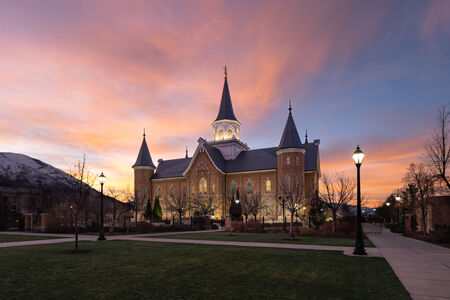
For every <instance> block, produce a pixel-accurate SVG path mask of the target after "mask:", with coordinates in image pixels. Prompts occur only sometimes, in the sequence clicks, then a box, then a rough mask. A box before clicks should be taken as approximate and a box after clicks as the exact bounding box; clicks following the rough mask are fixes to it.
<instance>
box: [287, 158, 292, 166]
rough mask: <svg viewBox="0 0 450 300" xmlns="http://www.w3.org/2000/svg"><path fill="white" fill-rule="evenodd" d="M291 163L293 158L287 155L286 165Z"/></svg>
mask: <svg viewBox="0 0 450 300" xmlns="http://www.w3.org/2000/svg"><path fill="white" fill-rule="evenodd" d="M290 164H291V158H290V157H289V156H288V157H286V165H288V166H289V165H290Z"/></svg>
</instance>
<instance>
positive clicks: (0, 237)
mask: <svg viewBox="0 0 450 300" xmlns="http://www.w3.org/2000/svg"><path fill="white" fill-rule="evenodd" d="M58 238H59V237H54V236H36V235H21V234H14V235H11V234H0V243H9V242H22V241H35V240H50V239H58Z"/></svg>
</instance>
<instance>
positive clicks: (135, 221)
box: [134, 209, 138, 229]
mask: <svg viewBox="0 0 450 300" xmlns="http://www.w3.org/2000/svg"><path fill="white" fill-rule="evenodd" d="M137 217H138V212H137V209H136V211H135V213H134V224H135V226H136V229H137V223H138V219H137Z"/></svg>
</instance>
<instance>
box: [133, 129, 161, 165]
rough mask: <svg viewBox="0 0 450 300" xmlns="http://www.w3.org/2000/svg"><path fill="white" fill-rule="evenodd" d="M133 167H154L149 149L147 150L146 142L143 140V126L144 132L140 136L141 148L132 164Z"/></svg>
mask: <svg viewBox="0 0 450 300" xmlns="http://www.w3.org/2000/svg"><path fill="white" fill-rule="evenodd" d="M134 167H151V168H156V167H155V165H154V164H153V161H152V157H151V155H150V151H149V150H148V146H147V142H146V140H145V128H144V134H143V138H142V144H141V149H140V150H139V154H138V157H137V159H136V162H135V163H134V165H133V168H134Z"/></svg>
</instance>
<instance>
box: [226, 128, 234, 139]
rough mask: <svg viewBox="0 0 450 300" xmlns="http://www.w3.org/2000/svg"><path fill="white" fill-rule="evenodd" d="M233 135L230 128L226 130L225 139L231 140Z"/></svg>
mask: <svg viewBox="0 0 450 300" xmlns="http://www.w3.org/2000/svg"><path fill="white" fill-rule="evenodd" d="M233 135H234V132H233V130H232V129H231V128H228V130H227V139H231V138H232V137H233Z"/></svg>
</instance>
